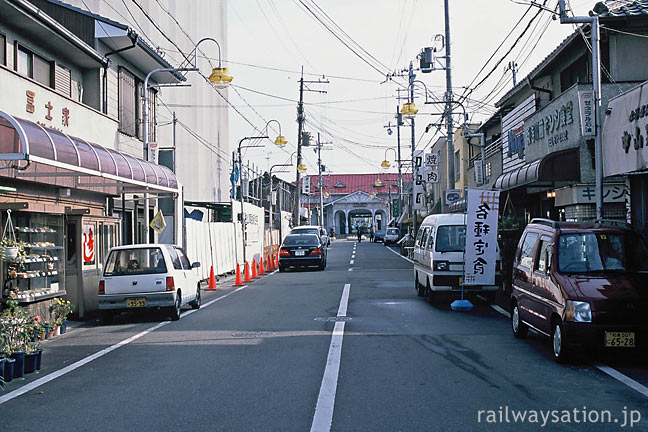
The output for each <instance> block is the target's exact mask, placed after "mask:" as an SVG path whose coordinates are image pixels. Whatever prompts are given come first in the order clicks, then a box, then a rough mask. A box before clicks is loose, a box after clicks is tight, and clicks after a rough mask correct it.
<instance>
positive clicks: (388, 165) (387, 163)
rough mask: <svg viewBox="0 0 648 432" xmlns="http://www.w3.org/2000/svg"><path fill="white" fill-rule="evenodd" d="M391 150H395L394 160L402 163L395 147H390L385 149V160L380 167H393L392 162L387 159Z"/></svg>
mask: <svg viewBox="0 0 648 432" xmlns="http://www.w3.org/2000/svg"><path fill="white" fill-rule="evenodd" d="M389 150H391V151H393V152H394V161H395V162H396V161H397V162H398V163H399V164H400V161H399V160H398V156H397V155H396V150H395V149H394V148H392V147H390V148H388V149H385V160H384V161H382V163H381V164H380V167H381V168H384V169H387V168H390V167H391V164H390V163H389V161H388V160H387V152H388V151H389Z"/></svg>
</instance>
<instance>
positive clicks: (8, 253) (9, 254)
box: [5, 246, 18, 261]
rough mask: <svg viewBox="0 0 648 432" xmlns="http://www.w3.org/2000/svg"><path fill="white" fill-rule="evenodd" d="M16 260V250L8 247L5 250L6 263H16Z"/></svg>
mask: <svg viewBox="0 0 648 432" xmlns="http://www.w3.org/2000/svg"><path fill="white" fill-rule="evenodd" d="M16 258H18V248H17V247H15V246H13V247H8V248H6V249H5V259H6V260H7V261H16Z"/></svg>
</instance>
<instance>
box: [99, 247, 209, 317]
mask: <svg viewBox="0 0 648 432" xmlns="http://www.w3.org/2000/svg"><path fill="white" fill-rule="evenodd" d="M196 267H200V263H199V262H195V263H193V264H190V263H189V259H187V256H186V255H185V253H184V251H183V250H182V248H180V247H178V246H174V245H170V244H138V245H128V246H118V247H114V248H112V249H110V253H109V254H108V257H107V258H106V262H105V264H104V270H103V274H102V277H101V279H100V281H99V292H98V299H99V311H100V313H101V318H102V320H103V321H106V322H108V321H110V320H111V319H112V316H113V314H114V313H116V312H120V311H123V310H132V309H143V308H162V309H164V310H167V311H168V312H169V315H170V316H171V319H172V320H178V319H180V313H181V309H182V306H184V305H185V304H190V305H191V307H192V308H194V309H198V308H200V302H201V296H200V281H199V278H198V275H197V273H196V271H195V270H194V268H196Z"/></svg>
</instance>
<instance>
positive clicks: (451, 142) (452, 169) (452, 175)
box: [444, 0, 455, 189]
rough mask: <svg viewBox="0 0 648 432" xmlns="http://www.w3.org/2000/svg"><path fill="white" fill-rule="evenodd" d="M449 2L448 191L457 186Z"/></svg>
mask: <svg viewBox="0 0 648 432" xmlns="http://www.w3.org/2000/svg"><path fill="white" fill-rule="evenodd" d="M448 3H449V1H448V0H444V6H445V50H446V64H445V71H446V122H447V126H448V129H447V131H448V132H447V135H448V136H447V143H448V177H449V178H448V189H454V186H455V166H454V133H453V130H452V129H453V127H454V126H453V124H452V69H451V63H450V10H449V6H448Z"/></svg>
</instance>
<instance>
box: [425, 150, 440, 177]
mask: <svg viewBox="0 0 648 432" xmlns="http://www.w3.org/2000/svg"><path fill="white" fill-rule="evenodd" d="M425 183H427V184H431V183H439V152H432V153H426V154H425Z"/></svg>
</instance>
